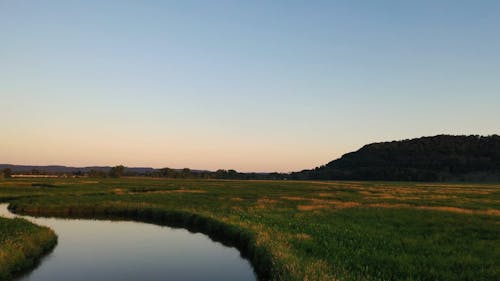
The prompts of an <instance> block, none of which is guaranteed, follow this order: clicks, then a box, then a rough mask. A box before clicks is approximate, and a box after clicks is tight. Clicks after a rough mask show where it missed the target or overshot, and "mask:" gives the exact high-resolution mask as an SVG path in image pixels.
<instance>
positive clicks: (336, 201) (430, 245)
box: [0, 178, 500, 281]
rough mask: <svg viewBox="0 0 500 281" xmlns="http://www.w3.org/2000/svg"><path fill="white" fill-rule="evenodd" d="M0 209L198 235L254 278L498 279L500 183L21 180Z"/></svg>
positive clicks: (1, 191)
mask: <svg viewBox="0 0 500 281" xmlns="http://www.w3.org/2000/svg"><path fill="white" fill-rule="evenodd" d="M0 201H4V202H10V207H9V208H10V209H11V210H12V211H14V212H16V213H20V214H29V215H40V216H56V217H73V218H115V219H127V220H138V221H145V222H151V223H157V224H163V225H169V226H174V227H183V228H186V229H188V230H191V231H194V232H203V233H205V234H207V235H209V236H210V237H212V239H214V240H217V241H221V242H223V243H224V244H227V245H232V246H236V247H237V248H238V249H239V250H240V251H241V252H242V254H243V255H244V256H245V257H247V258H248V259H249V260H250V261H251V262H252V264H253V266H254V268H255V269H256V271H257V272H258V273H259V276H260V278H261V279H262V280H273V281H274V280H292V281H293V280H500V265H499V263H498V261H499V260H500V247H499V245H500V234H499V233H500V185H499V184H472V183H410V182H347V181H337V182H329V181H328V182H326V181H325V182H319V181H308V182H306V181H231V180H188V179H154V178H119V179H112V178H106V179H92V178H60V179H29V178H25V179H19V178H18V179H3V180H0ZM2 221H3V220H2ZM2 221H0V223H1V222H2ZM19 222H20V221H19ZM16 229H17V228H16V227H15V226H11V225H10V224H7V225H3V224H2V228H0V231H1V232H2V234H1V235H2V236H1V237H5V235H10V236H11V237H12V233H14V232H16ZM0 257H1V256H0ZM0 266H2V264H1V259H0ZM2 268H3V267H2Z"/></svg>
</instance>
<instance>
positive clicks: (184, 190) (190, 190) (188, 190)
mask: <svg viewBox="0 0 500 281" xmlns="http://www.w3.org/2000/svg"><path fill="white" fill-rule="evenodd" d="M144 193H147V194H168V193H207V191H206V190H201V189H173V190H151V191H146V192H136V191H131V192H129V194H144Z"/></svg>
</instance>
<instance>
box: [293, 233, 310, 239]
mask: <svg viewBox="0 0 500 281" xmlns="http://www.w3.org/2000/svg"><path fill="white" fill-rule="evenodd" d="M295 238H297V239H299V240H311V239H312V237H311V235H309V234H307V233H298V234H295Z"/></svg>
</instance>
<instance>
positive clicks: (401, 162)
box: [291, 135, 500, 181]
mask: <svg viewBox="0 0 500 281" xmlns="http://www.w3.org/2000/svg"><path fill="white" fill-rule="evenodd" d="M291 178H292V179H322V180H389V181H500V136H498V135H492V136H452V135H438V136H433V137H422V138H417V139H410V140H402V141H392V142H381V143H372V144H368V145H365V146H363V147H362V148H361V149H359V150H358V151H355V152H351V153H347V154H345V155H343V156H342V157H341V158H340V159H337V160H334V161H332V162H330V163H328V164H326V165H324V166H321V167H317V168H315V169H312V170H304V171H301V172H296V173H292V174H291Z"/></svg>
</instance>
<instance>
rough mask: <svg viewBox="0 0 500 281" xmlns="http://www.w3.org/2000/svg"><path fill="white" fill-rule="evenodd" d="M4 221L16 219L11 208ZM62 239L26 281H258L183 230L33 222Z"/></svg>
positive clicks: (232, 255) (233, 256)
mask: <svg viewBox="0 0 500 281" xmlns="http://www.w3.org/2000/svg"><path fill="white" fill-rule="evenodd" d="M0 216H4V217H14V215H13V214H11V213H10V212H9V211H8V210H7V204H0ZM23 218H26V219H28V220H30V221H32V222H34V223H36V224H39V225H45V226H48V227H50V228H52V229H53V230H54V231H55V232H56V233H57V236H58V244H57V246H56V248H55V249H54V251H53V252H52V253H51V254H49V255H48V256H47V257H45V258H44V259H42V261H41V263H40V265H39V266H38V267H37V268H36V269H34V270H33V271H32V272H30V273H28V274H26V275H25V276H22V277H21V278H19V279H18V280H22V281H28V280H29V281H54V280H73V281H80V280H81V281H88V280H93V281H97V280H106V281H111V280H120V281H128V280H148V281H149V280H163V281H165V280H171V281H210V280H214V281H215V280H217V281H224V280H227V281H234V280H241V281H247V280H248V281H250V280H251V281H255V280H257V278H256V276H255V274H254V272H253V269H252V267H251V265H250V263H249V262H248V261H247V260H245V259H243V258H241V256H240V253H239V252H238V250H236V249H235V248H229V247H226V246H223V245H222V244H220V243H217V242H214V241H212V240H210V238H208V237H207V236H205V235H202V234H193V233H190V232H188V231H187V230H183V229H172V228H169V227H163V226H157V225H152V224H145V223H137V222H117V221H101V220H73V219H54V218H33V217H27V216H23Z"/></svg>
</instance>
